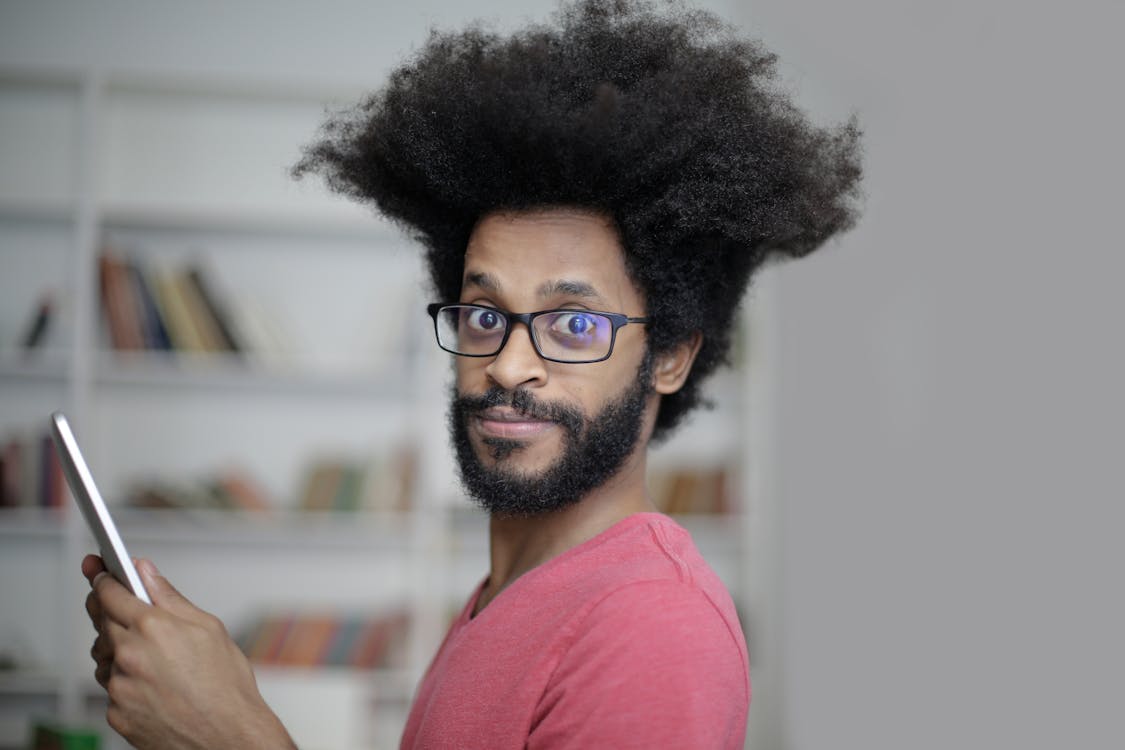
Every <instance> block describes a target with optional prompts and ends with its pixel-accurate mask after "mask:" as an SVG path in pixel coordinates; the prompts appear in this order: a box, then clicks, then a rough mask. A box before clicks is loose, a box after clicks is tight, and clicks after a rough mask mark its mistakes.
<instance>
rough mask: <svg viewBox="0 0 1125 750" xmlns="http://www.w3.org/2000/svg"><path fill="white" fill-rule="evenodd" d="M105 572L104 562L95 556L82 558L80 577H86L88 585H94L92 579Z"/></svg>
mask: <svg viewBox="0 0 1125 750" xmlns="http://www.w3.org/2000/svg"><path fill="white" fill-rule="evenodd" d="M103 570H105V562H104V561H103V560H102V558H100V557H99V556H97V555H86V556H85V557H84V558H82V575H84V576H86V580H87V581H89V582H90V585H91V586H93V585H94V579H95V578H96V577H97V575H98V573H101V572H102V571H103Z"/></svg>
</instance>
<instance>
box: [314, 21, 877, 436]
mask: <svg viewBox="0 0 1125 750" xmlns="http://www.w3.org/2000/svg"><path fill="white" fill-rule="evenodd" d="M775 63H776V58H775V56H774V55H773V54H772V53H771V52H769V51H768V50H766V49H764V48H763V47H762V46H761V45H760V44H758V43H756V42H753V41H749V40H745V39H741V38H739V37H738V36H737V35H736V34H735V32H734V30H733V29H731V28H730V27H729V26H727V25H725V24H723V23H722V22H721V21H720V20H719V19H717V18H716V17H715V16H713V15H711V14H708V13H705V12H701V11H695V10H689V9H685V8H683V7H681V6H679V5H671V4H662V5H661V6H660V7H657V6H656V4H654V3H651V2H643V1H634V0H581V1H580V2H577V3H575V4H573V5H569V6H564V7H563V8H562V9H561V10H560V11H559V13H558V14H557V16H556V18H555V23H554V24H553V25H542V26H540V25H536V26H531V27H529V28H527V29H525V30H523V31H520V32H517V33H514V34H511V35H509V36H503V35H500V34H498V33H495V32H492V31H489V30H486V29H485V28H483V27H481V26H472V27H470V28H468V29H466V30H462V31H457V32H445V33H443V32H438V31H433V32H431V34H430V37H429V39H428V41H427V42H426V44H425V45H424V46H423V47H422V48H421V49H420V50H419V51H418V52H417V53H416V54H415V55H414V56H413V57H412V58H411V59H410V60H409V61H408V62H406V63H405V64H404V65H403V66H402V67H400V68H398V69H397V70H395V71H394V72H393V74H392V75H391V78H390V81H389V83H388V85H387V86H386V87H385V88H384V89H382V90H381V91H379V92H377V93H375V94H373V95H371V96H370V97H368V98H367V99H366V100H365V101H363V102H362V103H361V104H360V105H359V106H357V107H356V108H354V109H352V110H349V111H346V112H343V113H340V114H337V115H334V116H332V117H331V118H330V119H329V120H328V122H327V123H326V124H325V125H324V128H323V129H322V131H321V133H320V135H319V137H318V140H317V141H316V142H314V143H312V144H311V145H309V146H308V147H306V149H305V151H304V156H303V158H302V159H301V160H300V161H299V162H298V163H297V165H296V166H295V167H294V168H293V172H294V175H295V176H298V177H299V176H302V175H304V174H306V173H309V172H313V173H319V174H321V175H323V176H324V177H325V179H326V180H327V182H328V185H329V186H330V187H331V188H332V189H334V190H336V191H338V192H341V193H344V194H347V195H350V196H352V197H355V198H357V199H360V200H362V201H368V202H372V203H374V204H375V206H377V208H378V209H379V210H380V211H381V212H382V213H384V214H386V215H387V216H389V217H391V218H392V219H394V220H396V221H397V222H399V223H400V224H402V225H404V226H405V227H406V228H407V229H408V230H410V231H411V232H412V234H414V235H415V236H416V237H417V238H418V239H419V240H420V241H421V242H422V243H423V245H424V246H425V247H426V250H427V261H428V264H429V270H430V274H431V278H432V280H433V283H434V285H435V287H436V291H437V294H438V295H439V296H440V298H441V299H442V300H445V301H456V300H457V299H458V296H459V294H460V288H461V275H462V270H463V264H464V252H465V247H466V244H467V242H468V238H469V236H470V234H471V232H472V230H473V227H474V226H475V224H476V223H477V222H478V221H479V220H480V218H481V217H483V216H485V215H486V214H489V213H491V212H494V211H498V210H517V211H518V210H526V209H534V208H541V207H564V206H565V207H578V208H584V209H587V210H591V211H594V212H597V213H601V214H604V215H606V216H608V217H610V218H611V219H612V220H613V221H614V223H615V225H616V228H617V230H618V232H619V234H620V238H621V242H622V246H623V247H624V249H625V255H626V267H627V268H628V270H629V272H630V274H631V276H632V278H633V280H634V282H635V283H636V284H637V285H638V287H639V289H640V290H641V292H642V293H643V295H644V298H645V302H646V306H647V315H648V316H649V317H650V318H651V319H652V323H651V324H650V325H649V326H648V327H647V330H648V332H649V347H650V350H651V351H653V352H656V353H660V352H665V351H668V350H670V349H671V348H672V347H673V346H675V345H676V344H678V343H681V342H684V341H686V340H688V339H690V338H691V337H692V336H693V334H694V333H695V332H696V331H699V332H701V333H702V339H703V341H702V346H701V348H700V351H699V354H698V356H697V358H696V361H695V364H694V367H693V368H692V371H691V374H690V376H689V378H688V380H687V382H686V383H685V384H684V386H683V388H682V389H681V390H680V391H679V392H678V393H675V394H672V395H670V396H665V397H664V398H663V399H662V401H661V405H660V411H659V413H658V415H657V421H656V428H655V430H654V434H653V439H660V438H661V437H662V436H664V435H666V434H667V432H668V431H669V430H671V429H672V428H673V427H674V426H675V425H677V424H678V423H679V422H680V421H681V419H682V418H683V417H684V415H685V414H687V413H688V412H690V411H691V410H692V409H693V408H695V407H696V406H698V405H699V404H700V401H701V396H700V384H701V383H702V381H703V380H704V379H705V378H706V377H707V376H708V375H709V374H710V373H711V372H713V371H714V370H715V368H716V367H717V366H718V365H720V364H722V363H723V362H725V360H726V357H727V353H728V351H729V349H730V343H731V328H732V324H733V321H734V319H735V315H736V313H737V310H738V306H739V304H740V302H741V300H742V297H743V294H744V292H745V290H746V288H747V286H748V284H749V281H750V276H751V274H752V273H753V271H754V270H755V269H757V268H758V267H759V266H760V265H761V264H762V263H763V262H764V261H765V260H766V259H767V258H769V257H770V256H772V255H781V256H789V257H799V256H803V255H806V254H808V253H810V252H812V251H813V250H815V249H816V248H817V247H819V246H820V245H822V244H823V243H824V242H825V240H827V239H828V238H829V237H830V236H832V235H833V234H835V233H837V232H840V231H843V230H846V229H848V228H850V227H851V226H852V225H853V224H854V222H855V220H856V217H857V214H858V210H857V203H858V199H859V181H860V176H861V166H860V151H861V149H860V133H859V129H858V127H857V125H856V122H855V120H854V118H853V119H852V120H851V121H850V122H848V123H846V124H843V125H840V126H837V127H834V128H819V127H817V126H814V125H813V124H811V123H810V122H809V121H808V120H807V118H806V117H805V116H804V115H803V114H802V113H801V112H800V111H799V110H798V109H797V108H796V107H795V106H794V105H793V104H792V102H791V101H790V99H789V97H788V95H787V94H786V93H785V92H784V91H783V89H782V88H781V87H780V86H779V85H778V83H777V79H776V72H775Z"/></svg>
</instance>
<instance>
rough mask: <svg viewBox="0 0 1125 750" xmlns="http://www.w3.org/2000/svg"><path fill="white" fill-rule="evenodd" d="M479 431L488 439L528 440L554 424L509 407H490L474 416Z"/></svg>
mask: <svg viewBox="0 0 1125 750" xmlns="http://www.w3.org/2000/svg"><path fill="white" fill-rule="evenodd" d="M476 421H477V424H478V425H479V427H480V429H481V431H482V432H483V433H484V434H485V435H488V436H490V437H500V438H508V439H519V438H528V437H532V436H534V435H538V434H540V433H542V432H545V431H547V430H549V429H550V428H551V427H553V426H554V424H555V423H554V422H553V421H551V420H549V419H538V418H536V417H531V416H528V415H527V414H524V413H523V412H520V411H517V410H516V409H512V408H510V407H491V408H488V409H483V410H481V411H480V412H478V413H477V415H476Z"/></svg>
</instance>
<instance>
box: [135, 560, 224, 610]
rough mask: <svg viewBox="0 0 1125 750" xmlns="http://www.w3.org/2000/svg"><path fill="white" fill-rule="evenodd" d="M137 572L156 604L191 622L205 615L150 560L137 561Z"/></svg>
mask: <svg viewBox="0 0 1125 750" xmlns="http://www.w3.org/2000/svg"><path fill="white" fill-rule="evenodd" d="M137 572H138V573H140V574H141V582H142V583H144V585H145V589H146V590H147V591H148V595H149V598H150V599H152V603H153V604H155V605H156V606H158V607H160V608H161V609H163V610H167V611H168V612H171V613H172V614H174V615H177V616H178V617H183V618H184V619H187V620H192V621H193V622H199V621H201V620H202V619H203V618H205V617H206V616H207V615H206V613H205V612H204V611H203V610H201V609H199V607H196V606H195V605H194V604H192V603H191V602H190V601H189V600H188V598H187V597H186V596H184V595H183V594H181V593H180V592H179V591H177V590H176V587H175V586H173V585H172V583H171V582H170V581H169V580H168V579H167V578H165V577H164V576H162V575H160V571H158V570H157V569H156V565H154V564H153V562H152V560H140V561H138V562H137Z"/></svg>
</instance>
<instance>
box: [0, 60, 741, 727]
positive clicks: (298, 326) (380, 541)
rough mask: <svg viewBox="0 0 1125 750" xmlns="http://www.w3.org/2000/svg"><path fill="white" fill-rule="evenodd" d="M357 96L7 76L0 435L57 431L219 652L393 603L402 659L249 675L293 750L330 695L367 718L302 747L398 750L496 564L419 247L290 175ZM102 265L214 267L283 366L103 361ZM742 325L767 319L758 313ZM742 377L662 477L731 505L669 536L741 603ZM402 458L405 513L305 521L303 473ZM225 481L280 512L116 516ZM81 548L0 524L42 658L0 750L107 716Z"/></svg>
mask: <svg viewBox="0 0 1125 750" xmlns="http://www.w3.org/2000/svg"><path fill="white" fill-rule="evenodd" d="M360 94H362V92H361V91H358V90H349V89H347V88H346V87H345V88H335V87H333V86H302V87H296V88H294V87H290V86H287V85H285V84H283V83H277V82H270V81H261V80H255V81H232V80H229V79H185V78H176V77H168V76H163V77H162V76H155V75H154V76H141V75H135V74H125V73H118V72H113V71H103V70H91V69H76V70H51V71H41V70H0V134H2V135H0V266H2V267H3V269H4V272H3V273H2V274H0V440H3V439H6V438H7V437H8V436H11V435H13V434H25V433H29V432H33V431H35V430H36V429H39V430H42V429H45V426H46V415H47V414H48V413H49V412H50V411H52V410H54V409H58V408H61V409H63V410H64V411H66V412H67V413H68V415H69V416H70V417H71V421H72V423H73V424H74V425H75V429H76V432H77V433H78V436H79V438H80V440H81V441H82V443H83V446H84V448H85V449H86V451H87V459H88V460H89V461H90V463H91V465H92V469H93V471H94V474H95V476H96V477H97V479H98V481H99V485H100V487H101V489H102V491H103V494H105V495H106V497H107V500H108V501H109V502H110V503H111V504H114V505H116V506H118V511H117V512H118V515H119V522H120V525H121V527H122V528H121V530H122V534H123V536H124V537H125V538H126V539H127V541H128V544H129V545H130V549H131V551H132V552H133V553H134V554H137V555H141V556H147V557H151V558H153V559H154V560H155V561H156V562H157V563H158V564H159V565H160V567H161V570H162V572H164V573H165V574H166V575H167V576H168V577H169V578H170V579H171V580H172V581H173V582H175V583H176V585H177V586H178V587H179V588H180V589H181V591H183V592H184V593H185V594H187V595H188V596H189V597H191V598H192V599H193V600H195V601H196V602H197V603H198V604H199V605H200V606H202V607H204V608H206V609H208V610H210V611H213V612H214V613H215V614H217V615H219V616H220V617H221V618H223V620H224V621H225V622H226V623H227V625H228V627H229V628H230V629H231V631H232V632H236V631H238V630H239V629H240V628H243V627H247V626H248V625H249V623H251V622H253V621H254V618H256V617H259V616H260V615H262V613H266V612H278V611H293V612H298V613H300V612H312V611H337V612H361V613H368V614H378V613H379V612H383V611H389V610H391V609H393V608H396V607H402V608H404V609H405V611H407V612H408V613H409V616H410V618H411V626H410V630H409V634H410V637H409V639H408V641H407V643H406V644H405V646H404V651H405V653H404V655H403V658H402V665H401V666H396V667H394V668H391V669H376V670H374V671H373V672H357V671H355V670H346V669H340V668H338V667H333V668H321V669H318V668H315V667H306V668H301V669H288V668H282V667H277V666H271V667H262V669H261V670H260V675H259V676H260V682H261V684H262V688H263V692H264V693H265V694H266V695H267V698H268V699H269V700H271V703H272V704H273V705H275V708H277V710H278V711H279V712H280V713H281V714H282V716H283V718H284V719H285V720H286V721H287V723H289V724H290V725H292V726H296V727H297V728H298V729H297V730H295V734H297V735H298V739H300V738H301V733H302V732H307V733H308V734H306V735H304V736H307V737H313V738H315V737H316V736H317V735H316V733H317V732H320V731H330V730H328V729H325V728H324V726H323V723H324V722H322V723H321V724H317V723H316V721H315V719H316V717H315V716H310V715H309V712H308V706H309V705H314V704H317V703H323V702H324V701H329V700H337V699H338V698H339V696H345V699H343V704H346V705H348V706H351V707H352V708H353V709H354V710H351V711H350V713H347V714H346V715H341V716H338V717H335V719H334V721H335V723H336V724H338V725H339V724H343V725H345V729H344V730H343V731H344V735H343V736H341V735H340V734H339V733H338V732H337V733H336V734H333V735H331V737H332V738H331V739H329V740H324V741H319V740H315V739H312V740H310V741H309V742H307V743H304V744H302V746H306V745H308V746H310V747H315V746H325V747H343V746H346V747H388V746H393V744H394V740H395V739H396V738H397V733H398V731H399V729H400V727H401V722H402V721H404V719H405V711H406V709H407V707H408V705H409V697H410V693H411V691H412V689H413V685H414V684H415V682H416V680H417V679H418V677H419V676H420V674H421V671H422V670H423V669H424V667H425V665H426V663H427V662H428V659H429V657H430V656H431V655H432V653H433V650H434V649H435V648H436V645H437V643H438V642H439V641H440V638H441V636H442V635H443V634H444V629H445V625H446V621H447V618H448V616H449V615H450V613H451V612H453V611H455V610H456V609H457V608H459V606H460V605H461V604H462V603H463V598H464V596H466V595H467V593H468V591H469V590H470V588H471V587H472V586H473V585H475V584H476V583H477V582H478V581H479V579H480V577H481V576H482V575H483V574H484V572H485V571H486V569H487V540H486V521H485V519H484V518H483V517H482V516H481V515H480V514H478V513H476V512H474V511H472V510H471V509H469V508H468V507H467V504H466V503H465V502H464V501H463V500H462V499H461V498H460V497H459V494H458V491H457V488H456V485H455V480H454V472H453V468H452V466H453V465H452V459H451V457H450V456H449V451H448V449H447V445H446V432H445V421H444V409H445V406H444V402H445V398H444V394H445V392H446V391H445V385H444V384H445V382H446V378H447V377H448V374H449V367H448V364H447V357H446V356H445V355H444V354H442V353H441V352H439V351H438V350H437V348H436V347H434V346H431V345H430V344H431V342H430V328H429V321H428V318H426V316H425V315H424V312H423V304H422V303H423V302H424V301H425V300H426V297H425V291H424V290H425V286H424V282H423V279H422V271H421V263H420V253H418V252H417V249H416V248H415V247H414V246H413V245H412V244H411V243H410V242H409V241H408V240H406V239H405V238H403V237H402V236H401V235H400V234H399V233H398V232H397V231H395V230H394V229H392V228H391V227H389V226H388V225H387V224H386V223H384V222H382V221H380V220H378V219H376V218H374V217H372V216H370V215H368V214H367V213H365V211H364V210H363V209H360V208H358V207H356V206H353V205H351V204H349V203H348V202H346V201H343V200H341V199H338V198H335V197H333V196H330V195H329V194H327V193H326V191H324V190H322V189H320V188H318V187H317V186H316V185H313V184H306V183H299V184H295V183H293V182H291V181H290V180H289V178H288V176H287V173H286V168H287V166H288V165H289V164H291V163H293V162H294V161H295V160H296V159H297V158H298V155H299V151H298V150H299V147H300V145H301V144H303V143H305V142H307V141H308V140H309V139H310V138H311V137H312V135H313V134H314V133H315V130H316V128H317V126H318V124H319V122H320V121H321V119H322V116H323V112H324V108H325V107H335V106H340V105H346V104H348V103H351V102H352V101H354V100H355V99H357V98H358V97H359V95H360ZM107 246H112V247H113V248H115V249H119V250H121V251H122V252H123V253H126V254H128V255H129V256H130V257H132V258H135V259H139V261H140V262H142V263H144V264H145V265H146V266H147V265H152V266H158V267H160V266H163V267H175V266H177V265H178V264H182V263H187V262H193V263H194V262H199V263H201V264H202V267H203V268H205V269H206V271H207V273H208V275H209V278H210V279H212V280H213V281H215V282H216V283H217V284H218V285H219V286H220V288H221V291H222V292H223V294H224V295H225V296H227V297H240V298H241V297H245V298H252V299H254V300H257V301H259V302H260V304H261V307H262V308H263V309H266V310H268V311H270V314H271V315H274V316H276V317H277V319H278V321H280V322H281V323H282V324H283V326H282V327H283V329H284V331H285V332H286V334H287V339H288V341H289V342H290V343H291V345H292V352H291V354H292V356H291V357H290V358H289V359H288V360H286V361H284V362H279V361H276V360H268V361H262V360H256V359H253V358H247V357H242V356H236V355H231V354H229V353H220V352H190V353H189V352H182V351H179V352H163V351H148V350H140V351H130V352H123V351H114V350H113V348H112V346H111V344H110V335H109V332H108V331H107V328H106V323H105V316H104V314H103V311H102V310H101V303H100V293H99V271H98V258H99V254H100V253H101V252H102V250H103V248H105V247H107ZM45 293H49V294H50V295H51V298H52V300H53V305H54V307H53V312H54V317H53V318H52V320H51V324H50V329H49V331H48V333H47V336H46V340H45V342H44V344H43V345H42V346H39V347H37V348H36V349H34V350H33V351H22V350H21V349H20V347H19V341H20V339H21V335H22V334H23V332H24V331H25V330H26V328H27V325H28V320H29V317H30V316H31V314H32V312H33V310H34V309H35V307H36V304H37V301H38V300H39V299H40V298H41V296H42V295H44V294H45ZM386 323H391V324H392V325H391V326H387V325H385V324H386ZM380 324H382V325H380ZM744 324H745V325H744V327H745V328H746V330H747V331H749V330H750V328H751V326H752V325H757V324H756V323H754V321H753V320H751V318H750V316H747V319H746V321H744ZM387 328H393V329H394V330H395V331H397V332H398V333H399V335H398V336H393V335H389V334H388V331H387V330H386V329H387ZM747 335H749V334H747ZM741 360H742V362H741V364H740V366H739V369H738V370H736V371H735V372H733V373H727V374H723V375H721V376H720V377H718V378H717V379H716V380H715V382H714V383H713V384H712V386H711V392H712V394H713V395H714V397H715V398H716V401H717V403H718V404H719V408H717V409H715V410H714V411H711V412H708V413H701V414H699V415H698V417H696V418H695V419H693V420H692V421H691V423H690V424H688V425H686V427H685V429H684V430H682V431H681V433H680V434H678V435H677V436H676V437H675V438H673V439H672V441H671V442H670V443H669V444H668V445H666V446H662V447H661V448H659V449H658V450H657V451H656V453H655V455H654V460H653V463H654V466H655V467H656V468H657V469H663V470H668V471H673V470H677V469H680V468H683V467H696V468H699V469H701V470H711V469H715V468H719V467H727V468H728V469H729V470H730V475H729V477H728V479H729V482H730V483H731V495H732V497H734V498H736V500H735V507H734V508H733V510H732V512H731V513H729V514H723V515H720V516H706V515H704V516H698V517H696V516H687V517H685V518H684V521H683V522H684V523H685V525H687V526H688V527H689V529H691V530H692V531H693V533H694V534H695V535H696V537H697V540H698V541H699V543H700V546H701V548H702V549H703V551H704V553H705V555H706V556H708V557H709V559H711V561H712V563H713V564H714V565H715V567H716V569H717V570H718V571H719V573H720V575H722V576H723V577H724V578H725V579H726V580H727V582H728V585H729V586H730V587H731V589H732V593H734V595H735V598H736V599H737V600H741V601H742V605H743V606H744V607H745V606H747V603H746V601H745V600H746V599H747V596H748V595H753V593H754V592H755V591H756V589H755V584H754V583H753V581H752V580H751V577H750V573H749V572H748V560H749V550H748V546H747V543H746V539H748V538H752V537H753V535H754V534H753V527H754V524H755V523H757V522H758V519H759V518H760V516H757V515H755V514H752V513H747V512H743V511H741V510H739V506H738V500H737V498H739V497H742V496H744V495H746V493H747V488H750V487H753V486H756V484H755V483H757V482H760V478H755V477H753V476H751V475H750V473H749V472H747V470H746V467H745V466H744V465H743V463H744V462H743V456H744V448H743V446H744V445H745V443H746V440H747V431H748V430H750V429H752V428H751V427H750V419H749V413H750V411H751V409H750V406H749V404H750V402H749V399H748V398H747V396H746V394H745V393H744V390H745V388H744V381H745V378H746V376H747V373H748V372H749V370H750V369H752V367H751V365H752V362H750V358H749V356H748V355H747V354H746V353H745V352H743V353H742V355H741ZM404 444H405V445H410V446H412V447H413V449H414V450H415V452H416V456H417V470H416V477H415V485H414V491H413V498H414V500H413V503H412V505H411V506H410V507H409V508H406V509H400V510H381V511H365V512H359V513H333V512H321V513H308V512H303V511H301V510H300V505H301V487H302V482H303V481H304V479H305V477H306V475H307V472H308V470H309V467H310V465H312V463H314V462H315V461H316V460H318V459H321V458H324V457H326V456H327V457H334V456H335V457H339V456H344V457H352V458H354V457H357V456H359V457H363V456H371V455H389V454H391V453H392V452H393V451H394V450H395V449H397V448H398V447H401V446H402V445H404ZM231 466H234V467H236V468H237V469H238V470H240V471H244V472H246V473H247V474H248V475H249V476H251V477H253V478H254V479H255V480H257V481H258V482H259V484H260V486H261V488H262V490H263V492H264V493H265V494H266V495H267V496H268V497H269V498H270V502H271V506H272V509H271V511H270V512H268V513H249V512H231V511H225V510H223V511H220V510H202V509H191V510H188V511H184V510H159V511H156V510H140V509H133V508H126V507H123V500H124V498H125V497H127V496H128V494H129V492H130V488H131V487H132V486H133V485H135V483H136V482H137V481H138V478H141V479H144V478H152V477H154V476H155V477H161V478H168V477H170V478H174V479H184V478H198V477H201V476H210V475H213V474H214V473H215V472H217V471H222V470H224V469H227V468H230V467H231ZM89 548H90V542H89V540H88V538H87V533H86V531H85V529H84V527H83V526H82V525H81V519H80V518H79V517H78V515H77V514H76V513H68V512H65V509H64V510H63V512H55V511H49V510H43V509H39V508H28V507H24V508H14V509H13V508H0V591H2V596H3V597H4V602H5V606H4V607H3V608H2V609H3V612H4V614H2V615H0V653H2V652H3V651H4V650H5V649H7V650H8V651H10V652H14V653H22V654H28V655H30V656H29V657H28V658H27V660H26V663H23V664H19V665H17V668H16V669H8V670H3V671H0V748H4V747H10V746H11V747H14V746H20V745H21V744H22V743H23V742H24V740H25V737H23V736H21V734H20V733H21V732H22V731H24V727H25V726H26V722H27V719H28V717H30V716H43V715H61V716H63V717H65V718H67V719H70V720H75V721H90V722H92V723H94V724H95V725H99V724H100V723H101V718H100V712H101V711H102V710H103V703H102V702H101V701H102V699H101V696H100V691H99V689H98V688H97V686H96V685H95V684H94V683H93V682H92V679H91V676H90V675H91V671H92V670H91V667H90V662H89V657H88V654H87V650H88V648H89V645H90V644H89V625H88V624H87V623H86V620H85V616H84V614H83V612H82V607H81V605H82V601H83V599H84V597H85V591H86V587H85V582H84V581H82V580H81V577H80V576H79V575H78V573H77V570H78V560H79V559H80V558H81V556H82V555H83V554H84V553H85V552H86V551H87V550H88V549H89ZM10 602H19V603H20V604H19V605H18V606H8V604H9V603H10ZM60 643H61V644H64V648H59V647H58V644H60ZM317 696H320V698H317ZM357 706H358V707H359V708H356V707H357ZM287 712H288V713H287ZM318 727H319V728H318ZM331 731H336V730H331ZM114 741H116V740H111V741H110V745H109V746H110V747H114V746H115V745H113V742H114ZM324 742H327V743H328V744H324Z"/></svg>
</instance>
